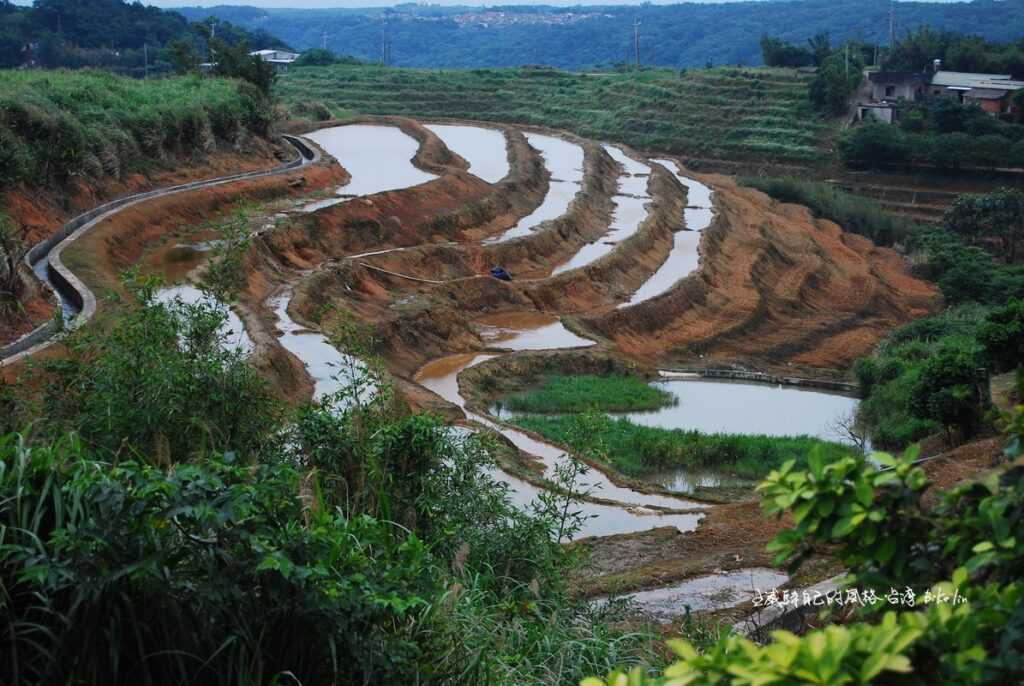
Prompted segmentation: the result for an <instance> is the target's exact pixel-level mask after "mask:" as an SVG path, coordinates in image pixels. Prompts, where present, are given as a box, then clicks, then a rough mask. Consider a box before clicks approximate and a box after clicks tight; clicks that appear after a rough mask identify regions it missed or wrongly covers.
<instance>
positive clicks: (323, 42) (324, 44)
mask: <svg viewBox="0 0 1024 686" xmlns="http://www.w3.org/2000/svg"><path fill="white" fill-rule="evenodd" d="M320 49H321V50H326V49H327V32H326V31H324V32H323V33H321V34H320Z"/></svg>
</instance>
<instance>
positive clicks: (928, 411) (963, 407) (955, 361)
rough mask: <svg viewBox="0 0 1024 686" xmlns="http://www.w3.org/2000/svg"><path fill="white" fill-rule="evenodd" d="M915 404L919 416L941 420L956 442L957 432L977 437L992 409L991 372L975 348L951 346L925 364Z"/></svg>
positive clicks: (962, 436)
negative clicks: (984, 418) (990, 398)
mask: <svg viewBox="0 0 1024 686" xmlns="http://www.w3.org/2000/svg"><path fill="white" fill-rule="evenodd" d="M912 393H913V395H912V398H911V405H912V406H913V408H914V410H915V411H916V412H917V414H918V415H919V416H922V417H927V418H929V419H932V420H934V421H936V422H938V423H939V424H940V425H941V426H942V427H943V428H944V429H945V432H946V438H947V442H948V443H949V444H951V445H952V444H953V437H954V433H957V434H959V435H960V436H961V438H963V439H968V438H971V437H973V436H974V435H975V434H976V433H977V431H978V429H979V428H980V426H981V423H982V418H983V416H984V413H985V410H986V409H987V408H988V372H987V371H986V369H985V364H984V360H982V359H980V356H979V355H978V354H976V351H974V350H967V349H965V348H962V347H961V348H954V347H947V348H945V349H942V350H939V351H938V352H937V353H935V354H934V355H932V356H931V357H929V358H928V359H927V360H925V361H924V363H923V364H922V365H921V369H920V373H919V376H918V379H917V383H916V384H915V386H914V389H913V392H912Z"/></svg>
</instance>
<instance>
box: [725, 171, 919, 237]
mask: <svg viewBox="0 0 1024 686" xmlns="http://www.w3.org/2000/svg"><path fill="white" fill-rule="evenodd" d="M741 183H742V184H743V185H744V186H750V187H751V188H756V189H757V190H759V191H761V192H763V193H767V194H768V195H770V196H771V197H772V198H774V199H776V200H778V201H780V202H789V203H796V204H799V205H805V206H806V207H809V208H810V209H811V211H812V212H814V214H815V216H818V217H822V218H824V219H829V220H831V221H834V222H835V223H836V224H838V225H839V226H841V227H842V228H843V229H844V230H845V231H852V232H853V233H857V234H860V235H861V236H865V237H867V238H870V239H871V240H872V241H874V242H875V243H876V244H877V245H892V244H894V243H898V242H900V241H902V240H904V239H906V238H907V237H909V236H910V235H911V234H912V233H913V232H914V231H915V230H916V225H914V224H913V223H912V222H910V221H908V220H906V219H901V218H898V217H894V216H893V215H891V214H890V213H888V212H886V211H885V210H884V209H882V207H881V206H880V205H879V204H878V203H876V202H874V201H873V200H869V199H868V198H863V197H860V196H857V195H853V194H851V193H846V192H844V191H842V190H840V189H837V188H835V187H834V186H832V185H830V184H827V183H822V182H819V181H803V180H801V179H795V178H791V177H785V178H744V179H742V180H741Z"/></svg>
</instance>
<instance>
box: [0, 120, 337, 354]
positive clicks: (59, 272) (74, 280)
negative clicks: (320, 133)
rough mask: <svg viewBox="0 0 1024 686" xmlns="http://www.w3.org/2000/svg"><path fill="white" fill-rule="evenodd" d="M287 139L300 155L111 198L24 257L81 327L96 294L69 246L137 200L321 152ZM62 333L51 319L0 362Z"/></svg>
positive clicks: (300, 162) (289, 167)
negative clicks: (68, 257) (78, 271)
mask: <svg viewBox="0 0 1024 686" xmlns="http://www.w3.org/2000/svg"><path fill="white" fill-rule="evenodd" d="M284 139H285V140H286V141H287V142H288V143H289V144H290V145H291V146H292V147H293V148H294V149H295V151H296V153H297V155H296V158H295V159H294V160H293V161H291V162H289V163H287V164H285V165H282V166H280V167H275V168H274V169H269V170H266V171H255V172H246V173H242V174H232V175H230V176H221V177H218V178H215V179H208V180H206V181H194V182H191V183H185V184H181V185H177V186H170V187H167V188H158V189H155V190H151V191H147V192H144V193H137V194H135V195H129V196H126V197H123V198H119V199H117V200H113V201H111V202H108V203H105V204H103V205H100V206H99V207H95V208H93V209H92V210H89V211H88V212H84V213H82V214H80V215H78V216H76V217H74V218H73V219H71V220H70V221H68V222H67V223H66V224H64V226H63V227H61V229H60V230H58V231H57V232H55V233H54V234H53V235H52V236H50V237H49V238H47V239H46V240H44V241H42V242H40V243H38V244H36V245H35V246H33V247H32V249H31V250H29V252H28V254H27V255H26V258H25V261H26V262H27V263H28V266H29V267H30V268H31V269H32V270H33V272H34V273H35V274H36V275H37V276H39V277H40V278H41V279H42V280H43V281H44V283H46V285H47V286H49V288H50V289H51V290H52V292H53V294H54V298H55V299H56V301H57V302H58V303H59V305H60V308H61V311H62V314H63V317H64V319H65V320H67V323H68V325H69V326H72V327H75V326H80V325H81V324H82V323H84V322H86V321H88V320H89V319H90V318H91V317H92V316H93V314H94V313H95V311H96V296H95V295H94V294H93V292H92V291H91V290H90V289H89V288H88V286H86V285H85V284H84V283H83V282H82V281H81V280H80V279H79V278H78V277H77V276H75V274H74V273H72V272H71V270H70V269H68V268H67V267H66V266H64V263H63V262H62V261H61V254H62V253H63V252H64V250H65V249H66V248H67V247H68V246H70V245H71V244H72V243H74V242H75V241H76V240H78V239H79V238H80V237H81V236H83V235H84V234H85V233H87V232H88V231H90V230H91V229H92V228H94V227H95V226H96V225H97V224H99V223H100V222H103V221H106V220H107V219H109V218H110V217H112V216H113V215H115V214H117V213H118V212H120V211H121V210H123V209H126V208H128V207H131V206H133V205H137V204H139V203H144V202H146V201H148V200H152V199H155V198H159V197H165V196H168V195H173V194H176V193H183V192H186V191H193V190H199V189H202V188H211V187H213V186H219V185H223V184H226V183H232V182H235V181H243V180H247V179H257V178H261V177H266V176H275V175H278V174H285V173H289V172H292V171H295V170H296V169H300V168H302V167H305V166H307V165H309V164H312V163H314V162H316V161H318V160H319V159H320V153H319V151H317V150H316V149H315V148H312V147H310V146H309V145H307V144H306V143H305V142H304V141H303V140H302V139H301V138H299V137H297V136H284ZM59 332H60V324H58V323H57V322H56V321H52V320H51V321H48V322H46V323H45V324H42V325H41V326H39V327H38V328H36V329H35V330H33V331H31V332H29V333H28V334H26V335H25V336H22V337H21V338H19V339H18V340H16V341H14V342H13V343H10V344H8V345H6V346H4V347H3V348H0V366H2V365H9V364H13V363H15V362H17V361H19V360H21V359H24V358H25V357H27V356H30V355H34V354H36V353H38V352H40V351H42V350H43V349H45V348H46V347H48V346H49V345H51V344H52V342H53V339H54V336H56V335H57V334H58V333H59Z"/></svg>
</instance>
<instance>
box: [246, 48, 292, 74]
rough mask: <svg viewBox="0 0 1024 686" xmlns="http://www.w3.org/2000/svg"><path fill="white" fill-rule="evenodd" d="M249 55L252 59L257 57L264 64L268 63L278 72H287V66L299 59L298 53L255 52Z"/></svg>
mask: <svg viewBox="0 0 1024 686" xmlns="http://www.w3.org/2000/svg"><path fill="white" fill-rule="evenodd" d="M249 54H250V55H252V56H253V57H259V58H260V59H261V60H263V61H264V62H270V63H271V64H273V65H274V66H275V67H277V69H278V70H279V71H287V70H288V66H289V65H291V63H292V62H294V61H295V60H297V59H299V53H297V52H288V51H287V50H256V51H255V52H250V53H249Z"/></svg>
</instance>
